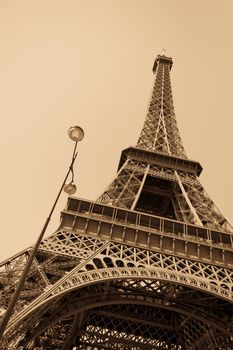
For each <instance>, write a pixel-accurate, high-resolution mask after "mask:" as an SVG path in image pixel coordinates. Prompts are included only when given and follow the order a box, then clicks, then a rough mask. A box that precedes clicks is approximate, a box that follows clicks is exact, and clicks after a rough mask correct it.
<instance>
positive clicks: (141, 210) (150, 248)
mask: <svg viewBox="0 0 233 350" xmlns="http://www.w3.org/2000/svg"><path fill="white" fill-rule="evenodd" d="M171 68H172V59H171V58H170V57H167V56H165V55H164V54H161V55H158V56H157V58H156V59H155V62H154V66H153V72H154V74H155V82H154V85H153V90H152V95H151V98H150V103H149V109H148V114H147V117H146V120H145V123H144V126H143V128H142V132H141V135H140V137H139V140H138V142H137V145H136V147H129V148H127V149H125V150H123V151H122V154H121V157H120V162H119V166H118V171H117V175H116V177H115V179H114V180H113V182H112V183H111V184H110V186H109V187H108V188H107V189H106V190H105V191H104V193H103V194H102V195H101V196H100V197H99V198H98V200H97V201H90V200H83V199H79V198H76V197H69V198H68V202H67V206H66V208H65V209H64V210H63V211H62V213H61V222H60V225H59V227H58V229H57V231H56V232H55V233H53V234H52V235H51V236H48V237H46V238H45V239H44V240H43V241H42V243H41V245H40V248H39V251H38V253H37V255H36V258H35V260H34V262H33V265H32V267H31V269H30V271H29V274H28V276H27V280H26V283H25V286H24V289H23V291H22V292H21V294H20V298H19V300H18V303H17V305H16V308H15V312H14V314H13V316H12V318H11V320H10V322H9V324H8V327H7V329H6V332H5V334H4V337H3V342H2V344H3V345H2V348H3V349H4V350H5V349H6V350H8V349H19V350H22V349H27V350H30V349H34V350H42V349H46V350H50V349H51V350H52V349H54V350H55V349H56V350H66V349H71V350H74V349H83V350H84V349H86V350H105V349H111V350H115V349H119V350H140V349H143V350H151V349H160V350H163V349H166V350H167V349H173V350H175V349H177V350H183V349H185V350H186V349H187V350H191V349H192V350H194V349H218V350H219V349H221V350H227V349H233V316H232V315H233V307H232V301H233V292H232V287H233V254H232V251H233V242H232V233H233V229H232V227H231V226H230V224H229V223H228V222H227V220H226V219H225V217H224V216H223V215H222V214H221V212H220V211H219V210H218V209H217V207H216V206H215V204H214V203H213V201H212V200H211V199H210V198H209V196H208V194H207V193H206V192H205V190H204V188H203V186H202V185H201V183H200V181H199V179H198V178H199V175H200V173H201V171H202V167H201V165H200V164H199V163H198V162H196V161H193V160H190V159H189V158H188V157H187V156H186V153H185V150H184V147H183V145H182V142H181V138H180V135H179V131H178V128H177V123H176V118H175V113H174V108H173V100H172V91H171V83H170V70H171ZM31 249H32V248H31V247H30V248H28V249H25V250H24V251H22V252H20V253H19V254H17V255H15V256H13V257H12V258H10V259H8V260H7V261H5V262H3V263H2V264H1V268H0V272H1V274H0V290H1V310H2V313H3V312H4V310H5V309H6V308H7V305H8V303H9V300H10V297H11V295H12V293H13V291H14V289H15V286H16V284H17V281H18V279H19V276H20V274H21V272H22V269H23V267H24V265H25V261H26V260H27V258H28V255H29V253H30V251H31Z"/></svg>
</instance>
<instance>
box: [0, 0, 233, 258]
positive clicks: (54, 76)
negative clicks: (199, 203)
mask: <svg viewBox="0 0 233 350" xmlns="http://www.w3.org/2000/svg"><path fill="white" fill-rule="evenodd" d="M232 15H233V1H232V0H221V1H220V0H218V1H217V0H195V1H193V0H140V1H138V0H20V1H19V0H15V1H13V0H12V1H11V0H0V49H1V54H0V99H1V102H0V124H1V125H0V133H1V135H0V152H1V154H0V157H1V173H0V176H1V180H0V183H1V202H0V205H1V211H0V213H1V232H0V234H1V243H0V260H3V259H5V258H7V257H10V256H11V255H13V254H15V253H17V252H18V251H20V250H22V249H23V248H26V247H27V246H29V245H31V244H33V243H34V242H35V240H36V238H37V236H38V234H39V232H40V231H41V228H42V226H43V224H44V221H45V219H46V217H47V216H48V212H49V210H50V208H51V205H52V203H53V201H54V199H55V196H56V194H57V192H58V189H59V187H60V184H61V182H62V180H63V178H64V175H65V173H66V171H67V167H68V165H69V162H70V158H71V153H72V149H73V143H72V141H71V140H70V139H69V138H68V137H67V129H68V128H69V127H70V126H72V125H75V124H77V125H80V126H82V127H83V129H84V130H85V139H84V140H83V141H82V143H80V144H79V155H78V159H77V162H76V165H75V173H76V184H77V187H78V191H77V196H79V197H82V198H87V199H96V198H97V196H98V195H99V194H100V193H101V192H102V191H103V190H104V189H105V187H106V186H107V185H108V184H109V183H110V181H111V180H112V178H113V177H114V175H115V172H116V169H117V165H118V161H119V157H120V153H121V150H122V149H123V148H126V147H128V146H133V145H135V144H136V141H137V138H138V136H139V133H140V130H141V127H142V125H143V122H144V119H145V115H146V110H147V105H148V100H149V96H150V91H151V88H152V82H153V74H152V66H153V62H154V58H155V57H156V55H157V54H158V53H161V52H162V49H163V48H166V54H167V55H168V56H172V58H173V61H174V64H173V68H172V71H171V79H172V89H173V97H174V104H175V112H176V117H177V121H178V125H179V129H180V133H181V136H182V139H183V143H184V146H185V149H186V151H187V154H188V156H189V157H190V158H191V159H194V160H198V161H200V162H201V164H202V166H203V168H204V170H203V173H202V175H201V181H202V183H203V185H204V187H205V189H206V190H207V192H208V193H209V195H210V196H211V198H212V199H213V200H214V202H215V203H216V205H217V206H218V207H219V208H220V209H221V211H222V212H223V213H224V215H225V216H226V218H227V219H229V221H230V222H231V223H233V212H232V202H233V200H232V198H233V186H232V171H233V165H232V151H233V139H232V126H233V113H232V100H233V47H232V45H233V44H232V43H233V21H232ZM65 204H66V195H65V194H64V195H62V198H61V200H60V202H59V205H58V209H57V211H56V212H55V215H54V216H53V220H52V223H51V225H50V226H49V229H48V231H47V234H51V233H52V232H53V231H54V230H55V228H56V227H57V226H58V224H59V213H60V211H61V210H62V208H64V207H65Z"/></svg>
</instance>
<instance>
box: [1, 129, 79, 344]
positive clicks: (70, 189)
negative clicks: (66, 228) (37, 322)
mask: <svg viewBox="0 0 233 350" xmlns="http://www.w3.org/2000/svg"><path fill="white" fill-rule="evenodd" d="M68 135H69V137H70V138H71V140H73V141H74V142H75V145H74V151H73V155H72V159H71V163H70V166H69V169H68V172H67V174H66V176H65V178H64V181H63V183H62V185H61V188H60V190H59V192H58V195H57V197H56V199H55V201H54V204H53V206H52V209H51V210H50V213H49V216H48V217H47V219H46V220H45V223H44V226H43V228H42V230H41V232H40V234H39V237H38V239H37V241H36V243H35V245H34V247H33V250H32V252H31V254H30V256H29V259H28V261H27V262H26V264H25V267H24V270H23V272H22V275H21V277H20V279H19V282H18V285H17V287H16V289H15V292H14V294H13V296H12V298H11V300H10V303H9V305H8V307H7V310H6V312H5V314H4V317H3V320H2V323H1V327H0V340H1V339H2V336H3V334H4V332H5V329H6V327H7V324H8V322H9V320H10V317H11V315H12V313H13V310H14V307H15V304H16V302H17V300H18V298H19V295H20V292H21V291H22V289H23V286H24V283H25V281H26V278H27V274H28V272H29V269H30V267H31V265H32V262H33V259H34V257H35V256H36V253H37V251H38V248H39V245H40V243H41V241H42V238H43V236H44V234H45V232H46V229H47V227H48V224H49V222H50V219H51V217H52V214H53V212H54V209H55V207H56V205H57V202H58V200H59V198H60V195H61V192H62V190H64V191H65V192H66V193H68V194H69V195H72V194H74V193H75V192H76V186H75V184H74V170H73V165H74V162H75V159H76V157H77V154H78V151H77V144H78V142H80V141H82V139H83V137H84V131H83V129H82V128H80V127H79V126H72V127H71V128H69V130H68ZM70 173H71V174H72V178H71V182H70V183H68V184H66V181H67V179H68V177H69V175H70Z"/></svg>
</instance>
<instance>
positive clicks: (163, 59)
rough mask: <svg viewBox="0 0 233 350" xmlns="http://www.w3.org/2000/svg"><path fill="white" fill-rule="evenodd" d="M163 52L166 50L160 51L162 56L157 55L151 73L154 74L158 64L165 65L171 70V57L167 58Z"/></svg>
mask: <svg viewBox="0 0 233 350" xmlns="http://www.w3.org/2000/svg"><path fill="white" fill-rule="evenodd" d="M165 51H166V49H163V50H162V54H161V55H158V56H157V57H156V59H155V62H154V66H153V73H155V72H156V68H157V66H158V64H159V63H165V64H168V66H169V68H170V70H171V68H172V64H173V61H172V58H171V57H167V56H165Z"/></svg>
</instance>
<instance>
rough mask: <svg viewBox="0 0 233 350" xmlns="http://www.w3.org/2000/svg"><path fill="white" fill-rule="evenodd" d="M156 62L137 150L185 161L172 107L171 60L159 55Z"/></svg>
mask: <svg viewBox="0 0 233 350" xmlns="http://www.w3.org/2000/svg"><path fill="white" fill-rule="evenodd" d="M155 63H156V64H155V66H154V68H155V69H154V73H155V83H154V87H153V91H152V95H151V99H150V104H149V109H148V114H147V117H146V120H145V124H144V126H143V128H142V132H141V135H140V137H139V140H138V143H137V147H139V148H145V149H148V150H152V151H155V152H162V153H167V154H170V155H174V156H178V157H182V158H186V154H185V150H184V147H183V145H182V141H181V138H180V135H179V130H178V127H177V122H176V118H175V112H174V107H173V100H172V90H171V82H170V69H171V66H172V60H171V59H168V58H167V59H166V60H164V59H163V57H162V56H158V58H157V60H156V61H155Z"/></svg>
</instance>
